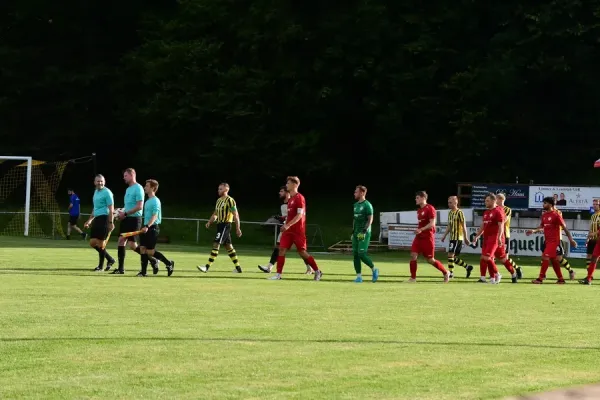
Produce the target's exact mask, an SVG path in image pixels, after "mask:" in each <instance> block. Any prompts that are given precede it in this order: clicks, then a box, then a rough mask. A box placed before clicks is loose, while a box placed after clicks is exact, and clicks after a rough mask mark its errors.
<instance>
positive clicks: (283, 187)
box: [279, 186, 288, 192]
mask: <svg viewBox="0 0 600 400" xmlns="http://www.w3.org/2000/svg"><path fill="white" fill-rule="evenodd" d="M279 190H283V191H284V192H287V191H288V190H287V187H286V186H282V187H280V188H279Z"/></svg>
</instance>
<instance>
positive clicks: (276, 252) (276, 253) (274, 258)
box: [269, 247, 279, 265]
mask: <svg viewBox="0 0 600 400" xmlns="http://www.w3.org/2000/svg"><path fill="white" fill-rule="evenodd" d="M278 256H279V247H275V248H274V249H273V254H271V259H270V260H269V264H271V265H275V263H276V262H277V257H278Z"/></svg>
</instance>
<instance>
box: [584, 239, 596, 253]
mask: <svg viewBox="0 0 600 400" xmlns="http://www.w3.org/2000/svg"><path fill="white" fill-rule="evenodd" d="M586 246H587V248H586V254H588V255H590V256H591V255H592V254H594V247H596V241H595V240H590V241H589V242H587V245H586Z"/></svg>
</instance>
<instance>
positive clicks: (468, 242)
mask: <svg viewBox="0 0 600 400" xmlns="http://www.w3.org/2000/svg"><path fill="white" fill-rule="evenodd" d="M462 229H463V242H464V243H465V244H466V245H467V246H469V245H470V244H471V241H470V240H469V236H468V233H469V231H468V230H467V222H466V221H465V220H464V218H463V220H462Z"/></svg>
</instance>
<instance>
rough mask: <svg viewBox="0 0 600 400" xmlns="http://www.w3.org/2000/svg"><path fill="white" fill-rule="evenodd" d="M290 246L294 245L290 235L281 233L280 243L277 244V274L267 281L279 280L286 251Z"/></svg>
mask: <svg viewBox="0 0 600 400" xmlns="http://www.w3.org/2000/svg"><path fill="white" fill-rule="evenodd" d="M292 244H294V240H293V237H292V234H291V233H289V232H283V234H282V235H281V241H280V243H279V251H278V252H277V254H278V255H277V260H276V263H277V273H276V274H275V275H273V276H270V277H269V278H267V279H270V280H279V279H281V274H282V273H283V266H284V265H285V255H286V253H287V251H288V250H289V249H290V248H291V247H292Z"/></svg>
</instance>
